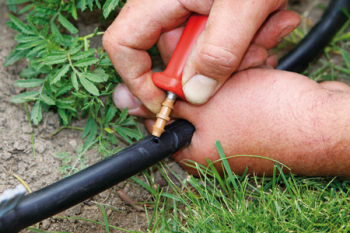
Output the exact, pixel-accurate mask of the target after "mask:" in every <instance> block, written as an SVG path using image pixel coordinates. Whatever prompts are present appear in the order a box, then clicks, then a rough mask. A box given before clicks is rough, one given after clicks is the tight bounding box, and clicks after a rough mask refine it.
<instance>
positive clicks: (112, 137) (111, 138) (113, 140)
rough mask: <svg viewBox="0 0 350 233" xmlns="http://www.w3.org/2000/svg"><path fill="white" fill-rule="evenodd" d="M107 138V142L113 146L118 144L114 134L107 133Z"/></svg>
mask: <svg viewBox="0 0 350 233" xmlns="http://www.w3.org/2000/svg"><path fill="white" fill-rule="evenodd" d="M108 138H109V140H110V141H111V142H112V143H113V144H114V145H116V144H118V140H117V138H116V137H115V136H114V134H111V133H109V134H108Z"/></svg>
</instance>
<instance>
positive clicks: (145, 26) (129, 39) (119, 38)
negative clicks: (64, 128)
mask: <svg viewBox="0 0 350 233" xmlns="http://www.w3.org/2000/svg"><path fill="white" fill-rule="evenodd" d="M155 5H156V6H157V7H154V6H155ZM211 6H212V0H206V1H194V0H192V1H186V2H184V3H182V2H181V1H179V0H169V1H163V0H155V1H147V0H142V1H141V0H135V1H128V2H127V3H126V5H125V6H124V8H123V9H122V10H121V12H120V14H119V15H118V17H117V18H116V20H115V21H114V22H113V23H112V25H111V26H110V27H109V28H108V30H107V31H106V33H105V35H104V37H103V46H104V48H105V49H106V51H107V53H108V55H109V57H110V59H111V61H112V63H113V65H114V67H115V68H116V70H117V71H118V73H119V74H120V76H121V77H122V78H123V80H124V81H125V83H126V85H127V86H128V88H129V90H130V91H131V93H132V94H134V95H135V96H136V97H137V98H138V99H139V100H140V101H141V102H142V103H144V104H145V105H146V107H147V108H149V109H150V110H151V111H153V112H157V111H159V109H160V103H161V102H162V101H163V100H164V98H165V95H164V92H163V91H162V90H160V89H159V88H157V87H156V86H155V85H154V84H153V82H152V71H151V58H150V56H149V55H148V53H147V52H146V50H147V49H149V48H151V47H152V46H153V45H154V44H155V43H156V42H157V40H158V38H159V36H160V34H161V33H162V32H165V31H168V30H171V29H174V28H176V27H178V26H180V25H181V24H183V23H184V22H185V21H186V20H187V18H188V16H189V15H190V14H191V11H196V12H197V13H200V14H208V13H209V10H210V8H211ZM196 9H197V10H196Z"/></svg>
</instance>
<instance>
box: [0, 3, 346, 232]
mask: <svg viewBox="0 0 350 233" xmlns="http://www.w3.org/2000/svg"><path fill="white" fill-rule="evenodd" d="M340 7H343V8H345V9H347V10H350V0H333V1H332V2H331V4H330V5H329V7H328V10H327V11H326V12H325V13H324V15H323V17H322V19H321V21H320V22H319V23H318V24H317V25H316V26H315V28H314V29H312V30H311V32H310V34H308V35H307V36H306V37H305V38H304V40H303V41H302V42H301V44H300V45H298V46H297V47H296V48H295V49H293V50H292V51H291V52H290V53H289V54H287V55H286V56H285V57H284V58H282V59H281V60H280V65H279V66H278V69H281V70H289V71H295V72H301V71H303V70H304V69H305V68H306V67H307V65H308V64H309V62H311V61H313V60H314V59H315V58H316V57H317V56H318V54H319V53H320V52H322V50H323V48H324V47H325V46H326V44H327V43H328V42H329V41H330V40H331V39H332V37H333V36H334V35H335V34H336V32H337V31H338V30H339V29H340V28H341V26H342V25H343V24H344V23H345V21H346V19H347V18H346V17H345V15H344V13H342V12H341V11H340ZM194 131H195V128H194V126H193V125H192V124H191V123H189V122H187V121H185V120H178V121H176V122H174V123H172V124H171V125H169V126H168V127H167V128H166V131H165V132H164V133H163V135H162V137H161V138H160V139H158V138H155V137H153V136H151V135H150V136H147V137H146V138H144V139H143V140H141V141H139V142H137V143H135V144H133V145H132V146H130V147H128V148H126V149H124V150H123V151H121V152H119V153H117V154H115V155H112V156H111V157H110V158H108V159H105V160H103V161H101V162H99V163H97V164H95V165H92V166H91V167H88V168H86V169H84V170H82V171H80V172H78V173H76V174H74V175H72V176H70V177H67V178H65V179H63V180H60V181H58V182H56V183H54V184H52V185H49V186H47V187H45V188H43V189H40V190H38V191H36V192H34V193H31V194H29V195H27V196H25V197H24V199H23V200H22V201H21V202H20V203H19V204H18V206H17V207H16V208H15V209H13V210H11V211H9V212H8V213H6V214H5V215H4V216H2V217H1V218H0V232H1V233H5V232H6V233H12V232H18V231H20V230H22V229H23V228H25V227H27V226H30V225H33V224H35V223H36V222H40V221H42V220H43V219H46V218H48V217H50V216H52V215H54V214H57V213H59V212H61V211H63V210H65V209H68V208H70V207H72V206H74V205H76V204H78V203H80V202H82V201H84V200H86V199H88V198H90V197H92V196H94V195H96V194H98V193H100V192H102V191H104V190H106V189H108V188H110V187H112V186H113V185H115V184H117V183H119V182H121V181H123V180H125V179H127V178H129V177H131V176H133V175H135V174H137V173H139V172H141V171H142V170H144V169H146V168H148V167H150V166H152V165H154V164H156V163H158V162H159V161H161V160H162V159H164V158H166V157H168V156H170V155H172V154H174V153H175V152H177V151H179V150H181V149H182V148H185V147H186V146H187V145H189V143H190V142H191V138H192V135H193V133H194Z"/></svg>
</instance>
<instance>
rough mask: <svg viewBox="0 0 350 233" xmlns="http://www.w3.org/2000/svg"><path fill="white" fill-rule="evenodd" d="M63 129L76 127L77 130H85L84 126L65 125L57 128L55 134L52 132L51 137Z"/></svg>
mask: <svg viewBox="0 0 350 233" xmlns="http://www.w3.org/2000/svg"><path fill="white" fill-rule="evenodd" d="M63 129H76V130H81V131H83V130H84V129H83V128H80V127H75V126H63V127H61V128H59V129H58V130H56V131H55V132H54V133H53V134H51V137H53V136H55V135H56V134H58V133H59V132H60V131H61V130H63Z"/></svg>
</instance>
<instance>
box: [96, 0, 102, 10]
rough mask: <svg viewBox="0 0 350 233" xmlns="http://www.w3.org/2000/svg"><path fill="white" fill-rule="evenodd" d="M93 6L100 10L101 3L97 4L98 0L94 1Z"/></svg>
mask: <svg viewBox="0 0 350 233" xmlns="http://www.w3.org/2000/svg"><path fill="white" fill-rule="evenodd" d="M95 4H96V6H97V8H98V9H101V3H100V2H99V0H95Z"/></svg>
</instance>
